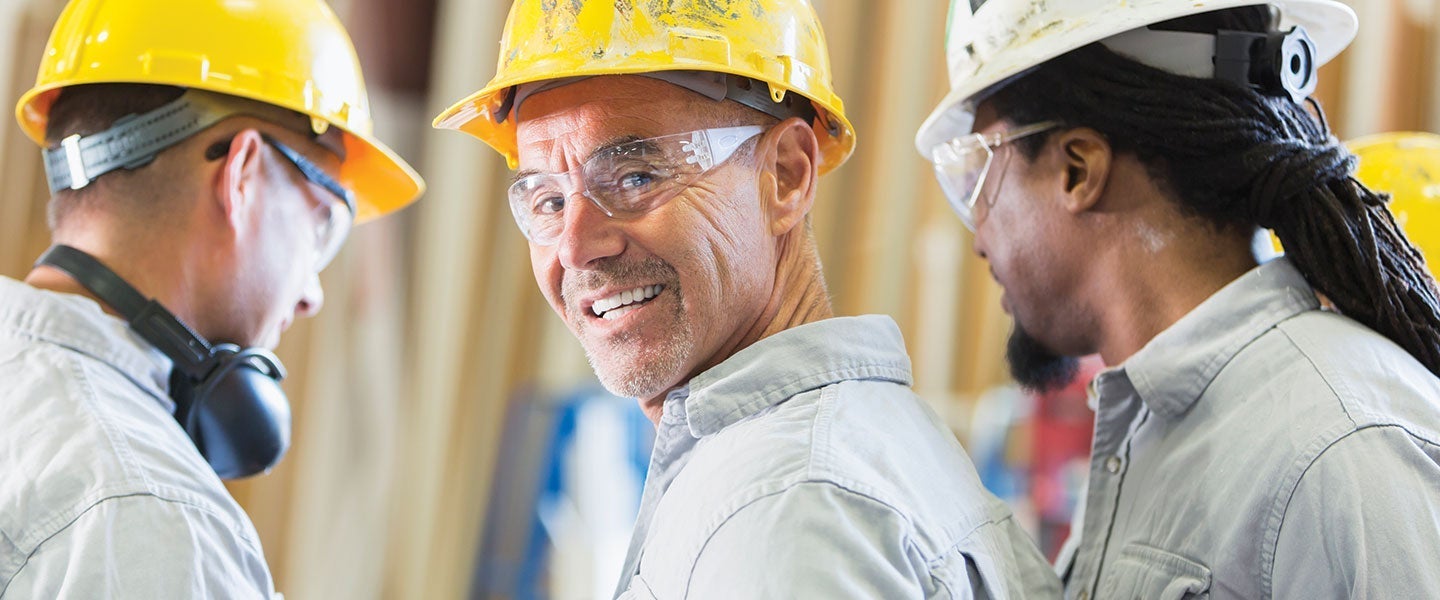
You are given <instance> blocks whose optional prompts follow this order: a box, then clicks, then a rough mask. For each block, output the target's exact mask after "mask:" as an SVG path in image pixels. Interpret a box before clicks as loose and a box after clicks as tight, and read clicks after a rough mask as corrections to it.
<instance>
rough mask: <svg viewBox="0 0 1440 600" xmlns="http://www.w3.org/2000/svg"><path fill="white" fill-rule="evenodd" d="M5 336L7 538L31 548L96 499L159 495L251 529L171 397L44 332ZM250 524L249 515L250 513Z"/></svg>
mask: <svg viewBox="0 0 1440 600" xmlns="http://www.w3.org/2000/svg"><path fill="white" fill-rule="evenodd" d="M7 342H8V343H5V344H3V345H0V381H4V382H6V383H5V385H4V389H3V390H0V472H3V473H5V477H4V478H3V479H0V537H3V538H4V539H5V540H6V542H7V546H8V548H7V550H6V551H7V552H20V553H23V555H28V553H29V552H33V551H34V549H35V548H36V547H38V546H39V544H41V543H42V542H44V541H45V540H47V539H49V538H50V537H52V536H54V535H55V534H56V533H58V532H59V531H61V530H63V529H65V528H66V527H68V526H70V524H72V523H74V522H75V521H76V520H77V519H79V518H81V516H82V515H84V514H86V513H87V512H89V511H92V510H94V509H95V507H97V506H100V505H102V504H104V503H106V502H107V501H109V500H112V499H116V498H132V499H133V500H131V501H127V502H126V503H125V506H126V507H136V506H141V505H144V504H145V503H146V502H147V501H149V500H151V499H153V501H154V502H157V503H167V504H172V505H179V506H185V507H190V508H191V509H193V510H195V511H200V512H203V513H206V514H207V515H209V516H210V517H213V518H214V519H215V520H217V522H224V523H226V525H224V526H225V527H229V528H232V529H244V525H243V524H242V523H241V521H242V519H244V516H243V512H242V511H241V510H240V508H239V506H238V505H236V504H235V502H234V500H233V499H231V498H230V496H229V495H228V493H227V492H226V491H225V489H224V486H223V485H222V484H221V483H220V481H219V478H218V477H217V476H216V475H215V473H214V472H213V471H211V470H210V469H209V468H208V466H207V465H206V464H205V462H204V459H203V458H201V457H200V456H199V453H198V452H197V451H196V450H195V448H194V445H193V444H192V443H191V442H190V440H189V439H188V437H186V436H185V434H184V432H183V430H181V429H180V427H179V426H178V424H177V423H175V421H174V418H173V416H171V415H170V414H169V412H167V409H166V407H165V406H163V405H162V404H161V403H160V402H158V401H157V400H156V399H155V398H154V397H153V396H151V395H150V394H149V393H147V392H145V391H143V390H141V389H139V388H138V387H137V386H136V385H135V384H134V382H133V381H131V380H130V379H128V378H127V377H125V376H124V375H123V374H120V373H118V372H116V371H115V370H114V369H113V368H111V367H110V366H109V365H106V364H104V363H103V362H101V361H99V360H97V359H95V358H93V357H91V356H88V355H85V354H83V353H80V352H77V351H74V350H72V349H68V348H64V347H60V346H57V345H55V344H51V343H48V342H44V341H30V342H27V343H22V344H15V343H13V340H7ZM247 523H248V521H247Z"/></svg>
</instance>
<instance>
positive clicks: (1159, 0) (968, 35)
mask: <svg viewBox="0 0 1440 600" xmlns="http://www.w3.org/2000/svg"><path fill="white" fill-rule="evenodd" d="M1264 4H1268V5H1270V6H1273V7H1275V8H1276V9H1278V10H1279V13H1280V23H1279V28H1278V29H1279V30H1281V31H1285V30H1288V29H1290V28H1292V27H1295V26H1299V27H1302V28H1303V29H1304V30H1305V31H1306V32H1308V34H1309V36H1310V39H1312V40H1313V41H1314V54H1315V55H1314V59H1315V66H1316V67H1318V66H1319V65H1322V64H1325V63H1326V62H1328V61H1329V60H1330V59H1332V58H1335V56H1336V55H1337V54H1340V51H1341V50H1344V49H1345V47H1346V46H1347V45H1349V44H1350V41H1351V40H1353V39H1354V38H1355V32H1356V30H1357V29H1358V28H1359V23H1358V21H1357V20H1356V18H1355V13H1354V11H1352V10H1350V7H1348V6H1345V5H1344V4H1341V3H1339V2H1336V1H1335V0H1277V1H1273V2H1256V1H1255V0H1064V1H1063V2H1061V1H1058V0H1055V1H1042V0H951V3H950V15H949V17H948V18H947V24H946V25H947V27H946V33H945V60H946V64H947V66H948V67H949V73H950V93H948V94H946V96H945V99H944V100H941V101H940V105H939V106H938V107H936V108H935V111H934V112H932V113H930V117H929V118H927V119H925V123H924V124H923V125H921V126H920V131H919V132H918V133H916V134H915V147H916V148H917V149H918V150H919V151H920V153H921V154H922V155H924V156H925V157H926V158H930V154H931V150H932V149H934V148H935V147H936V146H937V145H939V144H941V143H944V142H945V141H946V140H949V139H951V138H954V137H956V136H960V135H965V134H968V133H970V132H971V127H972V126H973V125H974V122H975V98H976V97H977V96H978V95H979V94H981V93H982V92H984V91H986V90H988V89H990V88H991V87H992V86H995V85H996V84H998V83H1002V82H1004V81H1005V80H1007V79H1010V78H1012V77H1015V76H1017V75H1021V74H1023V73H1025V72H1026V71H1028V70H1030V69H1032V68H1034V67H1037V66H1039V65H1041V64H1043V63H1044V62H1046V61H1048V60H1051V59H1053V58H1056V57H1058V56H1061V55H1063V54H1065V53H1067V52H1070V51H1072V50H1075V49H1078V48H1081V47H1084V46H1086V45H1088V44H1091V43H1094V42H1099V41H1104V40H1108V39H1110V38H1113V37H1115V36H1118V35H1120V34H1124V33H1126V32H1130V31H1133V30H1136V29H1142V28H1144V27H1147V26H1149V25H1153V24H1155V23H1161V22H1164V21H1168V20H1171V19H1176V18H1180V17H1185V16H1190V15H1195V14H1200V13H1207V12H1211V11H1216V10H1223V9H1227V8H1236V7H1241V6H1255V5H1264ZM1167 33H1168V32H1167ZM1178 35H1180V36H1184V35H1193V34H1183V33H1182V34H1178ZM1107 45H1108V44H1107ZM1182 45H1183V44H1182ZM1177 47H1178V46H1177ZM1111 49H1112V50H1115V51H1117V52H1120V53H1121V54H1124V55H1126V56H1128V57H1130V58H1133V59H1136V60H1138V61H1140V62H1143V63H1146V64H1151V65H1152V66H1156V67H1159V68H1162V69H1166V70H1169V71H1171V72H1176V73H1177V74H1181V75H1188V76H1194V75H1195V74H1194V73H1193V72H1187V71H1189V70H1188V69H1178V68H1172V67H1171V66H1170V65H1171V63H1172V61H1171V60H1169V59H1170V58H1171V57H1159V56H1155V57H1152V56H1147V55H1137V54H1136V53H1135V52H1133V51H1125V50H1122V49H1120V48H1119V47H1112V48H1111ZM1150 50H1155V51H1156V52H1155V53H1156V54H1171V55H1173V54H1175V53H1176V52H1177V50H1176V48H1169V49H1166V50H1164V51H1159V49H1157V48H1155V47H1154V46H1151V47H1150ZM1145 54H1148V52H1146V53H1145ZM1200 58H1202V59H1203V60H1207V61H1208V60H1209V58H1210V57H1209V56H1202V57H1200Z"/></svg>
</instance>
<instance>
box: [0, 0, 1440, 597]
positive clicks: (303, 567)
mask: <svg viewBox="0 0 1440 600" xmlns="http://www.w3.org/2000/svg"><path fill="white" fill-rule="evenodd" d="M813 2H814V4H815V7H816V10H817V12H818V13H819V14H820V17H821V20H822V21H823V23H824V26H825V32H826V35H827V38H828V40H829V44H830V54H831V60H832V63H833V66H834V73H835V86H836V89H837V91H838V92H839V94H840V96H841V97H842V98H843V99H844V100H845V103H846V109H847V112H848V114H849V115H850V117H851V119H852V120H853V122H854V124H855V128H856V130H857V132H858V138H859V147H858V150H857V152H856V153H855V155H854V156H853V157H852V158H851V159H850V161H849V162H848V163H847V164H846V165H845V166H844V167H842V168H840V169H839V170H838V171H836V172H835V173H833V174H831V175H828V176H827V177H825V178H824V179H822V180H821V184H820V198H819V199H818V201H817V202H816V205H815V211H814V224H815V232H816V235H817V237H818V239H819V243H820V248H821V252H822V258H823V260H824V263H825V267H826V274H827V276H828V279H829V283H830V292H831V294H832V295H833V298H834V304H835V309H836V312H837V314H842V315H855V314H864V313H885V314H889V315H892V316H893V317H894V318H895V319H896V320H897V321H898V322H899V323H900V326H901V328H902V330H903V331H904V333H905V336H906V340H907V344H908V346H909V349H910V352H911V356H912V358H913V361H914V370H915V376H916V386H915V387H916V388H917V390H918V391H919V393H920V394H921V395H922V396H924V397H925V398H926V399H927V400H929V401H930V402H931V403H932V404H933V405H934V407H935V409H936V410H937V411H938V412H939V413H940V414H941V415H942V416H943V417H944V418H945V419H946V420H947V421H948V422H949V423H950V424H951V426H952V427H953V429H954V430H955V432H956V434H957V436H959V437H960V439H961V440H962V441H963V442H964V443H965V444H966V447H967V448H968V449H969V450H970V451H971V453H972V455H973V457H974V459H975V462H976V465H977V466H978V467H979V468H980V470H981V471H982V474H983V476H984V477H985V480H986V482H987V484H988V485H989V486H990V487H991V488H992V490H994V491H995V492H996V493H997V494H1000V495H1002V497H1005V498H1006V499H1007V500H1009V501H1010V502H1011V503H1012V504H1013V505H1014V506H1015V508H1016V511H1017V513H1018V514H1019V515H1021V517H1022V518H1023V519H1024V520H1025V521H1026V522H1027V523H1028V524H1029V525H1030V526H1031V528H1032V531H1033V532H1034V533H1035V535H1036V536H1037V539H1038V540H1039V541H1040V543H1041V544H1042V546H1044V547H1045V549H1046V551H1047V553H1052V555H1053V551H1054V549H1055V547H1056V546H1057V545H1058V543H1059V542H1060V541H1061V540H1063V538H1064V535H1065V524H1066V523H1067V522H1068V518H1069V512H1070V510H1071V509H1072V508H1073V499H1074V490H1075V487H1076V486H1077V485H1078V484H1079V482H1080V481H1081V479H1082V478H1083V476H1084V473H1085V471H1086V468H1085V460H1086V453H1087V452H1088V448H1089V431H1090V413H1089V411H1088V410H1087V409H1086V408H1085V405H1084V391H1083V385H1080V384H1077V385H1076V386H1072V388H1071V389H1069V390H1066V391H1064V392H1062V393H1058V394H1055V395H1052V396H1050V397H1046V398H1032V397H1028V396H1026V395H1025V394H1022V393H1020V392H1019V391H1018V390H1016V389H1015V388H1014V387H1013V386H1012V385H1010V384H1009V383H1008V381H1007V376H1006V373H1005V368H1004V364H1003V351H1004V340H1005V337H1006V336H1007V334H1008V332H1009V323H1008V321H1007V318H1006V316H1005V315H1004V313H1003V312H1002V311H1001V310H1000V308H999V303H998V290H997V289H996V287H995V286H994V285H993V284H992V282H991V280H990V278H989V276H988V273H987V270H986V267H985V266H984V264H983V263H981V262H980V261H978V260H977V259H976V258H975V257H974V256H973V255H972V254H971V253H970V251H969V244H970V240H969V238H968V234H967V232H966V231H965V230H964V228H963V227H962V226H961V224H960V222H959V221H958V220H957V219H956V218H955V217H954V216H953V215H952V214H951V213H950V212H949V210H948V208H947V207H946V204H945V202H944V199H943V197H942V196H941V194H940V190H939V188H938V186H937V185H936V184H935V181H934V179H933V177H932V176H931V171H930V169H929V167H928V163H926V162H925V161H924V160H922V159H921V157H920V156H919V155H918V154H916V152H915V150H914V147H913V145H912V142H911V140H912V137H913V134H914V132H915V130H916V128H917V127H918V126H919V124H920V122H921V120H922V119H923V118H924V117H925V115H926V114H927V113H928V112H929V110H930V109H931V107H932V106H933V105H934V104H935V103H936V102H937V101H938V100H939V98H940V97H941V96H942V95H943V92H944V90H945V89H946V79H945V75H944V60H943V51H942V40H943V35H944V15H945V14H946V12H945V11H946V2H945V0H904V1H903V2H876V1H867V0H813ZM1348 3H1349V4H1350V5H1351V6H1352V7H1354V8H1355V10H1356V12H1357V13H1359V15H1360V19H1361V31H1360V34H1359V38H1358V39H1357V41H1356V42H1355V44H1354V45H1352V46H1351V47H1350V49H1349V50H1347V51H1346V52H1345V53H1344V54H1342V55H1341V56H1340V58H1339V59H1337V60H1336V61H1335V62H1333V63H1331V64H1330V65H1328V66H1326V67H1325V68H1324V69H1322V70H1321V73H1322V75H1321V82H1320V90H1319V92H1318V94H1317V95H1318V97H1319V98H1320V99H1321V102H1322V104H1323V105H1324V106H1325V108H1326V110H1327V112H1328V114H1329V119H1330V124H1331V127H1332V128H1333V129H1334V131H1335V133H1336V135H1337V136H1338V137H1340V138H1341V139H1350V138H1353V137H1357V136H1361V135H1366V134H1370V133H1375V132H1381V131H1394V130H1424V131H1435V130H1436V129H1437V128H1440V46H1437V30H1440V0H1350V1H1349V2H1348ZM331 4H332V6H333V7H334V8H335V10H336V12H337V13H339V14H340V16H341V18H342V20H344V21H345V22H346V24H347V25H348V27H349V29H350V32H351V35H352V37H353V38H354V40H355V45H356V47H357V49H358V51H359V53H360V56H361V59H362V62H363V63H364V67H365V73H366V77H367V81H368V83H369V86H370V94H371V101H372V103H373V104H374V105H375V107H376V110H375V112H376V124H377V129H378V134H379V137H380V138H381V139H383V140H385V141H386V142H387V143H389V144H390V145H391V146H393V147H394V148H396V149H397V150H398V151H399V152H400V153H401V154H402V155H404V156H405V157H406V158H407V159H408V160H409V161H410V162H411V163H412V164H414V165H415V166H416V167H417V168H418V169H419V170H420V172H421V173H422V174H423V175H424V176H425V178H426V179H427V180H428V182H429V184H430V191H429V193H428V194H427V195H426V196H425V197H423V198H422V199H421V200H420V201H419V202H418V203H417V204H415V205H414V206H412V207H411V208H409V209H406V210H404V211H402V212H400V213H399V214H397V215H395V216H393V217H390V218H387V219H384V220H381V221H378V222H375V223H372V224H369V225H366V226H365V227H362V228H360V229H358V230H357V231H356V232H355V233H354V235H353V236H352V238H351V241H350V243H349V244H348V246H347V247H346V249H345V250H344V251H343V252H342V253H341V255H340V258H339V259H337V261H336V263H335V264H334V265H332V266H331V267H330V268H329V269H328V270H327V271H326V272H325V273H324V275H323V277H322V280H323V282H324V284H325V289H326V304H325V309H324V311H323V312H322V313H321V314H320V315H319V316H317V317H316V318H314V319H310V320H308V321H304V322H301V323H299V324H297V325H296V326H295V327H294V328H293V329H292V330H291V331H290V333H289V334H288V335H287V336H286V337H285V340H284V342H283V344H282V345H281V346H280V348H279V355H280V357H281V358H282V359H283V360H284V362H285V364H286V366H287V367H288V369H289V372H290V377H289V378H288V379H286V381H285V387H286V388H287V390H288V392H289V394H290V399H291V402H292V404H293V408H294V434H293V435H294V439H293V447H292V449H291V450H290V453H289V455H288V457H287V458H286V459H285V461H284V462H283V463H282V464H281V465H280V466H279V467H278V468H277V469H275V470H274V471H273V472H272V473H270V474H269V475H266V476H263V477H258V478H254V479H251V480H246V481H242V482H239V483H235V484H233V485H232V486H231V490H232V492H233V493H234V494H235V496H236V497H237V498H238V499H239V500H240V502H241V504H243V505H244V506H245V508H246V509H247V510H248V511H249V512H250V514H251V516H252V517H253V519H254V521H255V525H256V527H257V528H258V529H259V531H260V534H261V537H262V539H263V542H264V545H265V550H266V554H267V557H268V559H269V561H270V565H271V567H272V569H273V571H274V574H275V578H276V583H277V586H278V589H279V590H280V591H281V592H283V593H285V595H286V597H288V598H290V599H291V600H296V599H300V600H305V599H310V598H360V599H363V598H462V597H474V598H595V597H608V595H609V593H610V591H611V589H612V587H613V584H614V581H615V580H616V578H617V577H618V569H619V564H620V560H621V558H622V557H623V553H624V551H625V548H626V545H627V544H628V541H629V530H630V525H631V523H632V521H633V518H634V513H635V508H636V506H637V505H638V498H639V490H640V486H641V484H642V479H643V477H644V472H645V467H646V463H647V461H648V458H649V442H650V436H651V435H652V433H653V427H652V426H651V424H650V423H649V422H648V421H647V420H645V419H644V418H643V417H642V416H640V415H639V413H638V411H637V410H636V408H635V406H634V403H633V401H630V400H625V399H618V398H612V397H610V396H608V395H607V394H606V393H605V392H604V391H603V390H602V389H600V388H599V386H598V385H597V384H596V383H595V381H594V378H593V376H592V375H591V373H590V369H589V367H588V365H587V364H586V362H585V359H584V356H583V354H582V353H581V351H580V348H579V345H578V344H577V343H576V342H575V341H574V340H573V338H571V336H570V334H569V333H568V332H567V330H566V329H565V328H564V326H563V324H562V323H561V322H560V320H559V319H558V318H557V317H555V316H554V315H553V314H552V313H551V311H550V309H549V308H548V307H547V305H546V304H545V303H544V302H543V300H542V298H541V296H540V294H539V293H538V290H537V288H536V286H535V283H534V281H533V280H532V276H531V274H530V269H529V259H528V253H527V250H526V245H525V240H524V238H522V237H521V235H520V234H519V232H518V231H517V230H516V228H515V225H514V222H513V220H512V219H511V216H510V214H509V209H508V208H507V206H506V204H505V201H504V196H503V192H504V186H505V184H506V180H507V177H508V175H509V172H508V171H507V169H506V168H505V164H504V162H503V161H502V160H501V159H500V157H499V156H498V155H496V154H495V153H494V152H492V151H491V150H489V149H488V148H487V147H485V146H483V145H482V144H481V143H479V142H478V141H476V140H474V139H471V138H469V137H468V136H465V135H463V134H460V133H456V132H439V131H434V130H432V129H430V126H429V123H430V119H431V118H432V117H433V116H434V115H436V114H438V113H439V112H440V111H441V110H442V109H444V108H445V107H446V106H448V105H449V104H450V103H451V102H452V101H454V100H457V99H459V98H461V97H463V96H465V95H467V94H469V93H470V92H472V91H474V90H476V89H479V88H480V87H481V86H482V85H483V84H484V83H485V82H486V81H488V80H489V78H490V76H491V75H492V74H493V73H494V68H495V58H496V57H495V55H496V52H497V50H498V48H499V36H500V30H501V26H502V24H503V22H504V19H505V15H506V13H507V11H508V9H509V2H508V1H504V0H332V1H331ZM63 5H64V2H63V0H0V87H3V89H4V91H5V94H4V98H6V99H7V102H9V103H10V104H6V105H5V106H7V107H8V106H13V103H14V102H15V100H16V99H17V98H18V97H19V95H20V94H21V93H22V92H23V91H24V90H26V89H27V88H28V87H29V86H30V84H31V83H33V81H34V74H35V68H36V65H37V64H38V62H39V58H40V53H41V51H42V49H43V48H44V43H45V40H46V37H47V36H48V35H49V31H50V28H51V25H52V24H53V23H54V20H55V18H56V16H58V14H59V13H60V10H61V7H62V6H63ZM0 181H3V186H0V275H5V276H8V277H15V278H20V277H23V276H24V275H25V273H26V272H27V271H28V270H29V266H30V264H31V263H32V262H33V261H34V259H35V258H36V257H37V256H39V254H40V253H41V252H42V251H43V250H44V249H45V248H46V246H47V245H48V242H49V237H48V233H47V231H46V228H45V218H44V215H45V209H44V205H45V201H46V199H47V197H48V194H47V192H46V187H45V183H44V182H45V179H44V175H43V170H42V167H41V163H40V155H39V152H37V149H36V148H35V147H34V146H33V145H32V144H31V143H30V142H29V141H28V140H27V139H26V138H25V137H24V136H23V135H22V134H21V133H20V131H19V130H18V128H17V127H16V124H15V122H14V120H13V119H11V118H5V119H0ZM1098 367H1099V365H1097V364H1095V363H1090V364H1089V365H1088V366H1087V370H1086V373H1093V372H1094V371H1095V370H1096V369H1098ZM0 385H4V384H3V382H0ZM1038 441H1044V442H1045V443H1044V444H1039V443H1037V442H1038Z"/></svg>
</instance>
